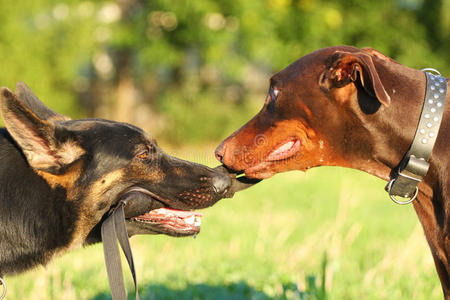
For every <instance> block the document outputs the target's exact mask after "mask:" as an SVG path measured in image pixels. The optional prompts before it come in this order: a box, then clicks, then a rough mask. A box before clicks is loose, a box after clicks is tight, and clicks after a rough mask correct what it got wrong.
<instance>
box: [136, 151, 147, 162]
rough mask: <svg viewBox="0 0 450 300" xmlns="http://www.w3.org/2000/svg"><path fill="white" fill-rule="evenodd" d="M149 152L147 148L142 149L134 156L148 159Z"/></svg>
mask: <svg viewBox="0 0 450 300" xmlns="http://www.w3.org/2000/svg"><path fill="white" fill-rule="evenodd" d="M149 154H150V153H149V152H148V150H144V151H142V152H139V153H138V154H137V155H136V156H137V158H139V159H142V160H144V159H148V157H149Z"/></svg>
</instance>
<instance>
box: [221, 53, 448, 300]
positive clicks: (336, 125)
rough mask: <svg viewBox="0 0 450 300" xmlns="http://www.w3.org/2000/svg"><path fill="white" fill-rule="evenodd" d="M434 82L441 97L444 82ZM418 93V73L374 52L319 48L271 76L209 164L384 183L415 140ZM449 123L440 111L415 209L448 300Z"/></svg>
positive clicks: (253, 172)
mask: <svg viewBox="0 0 450 300" xmlns="http://www.w3.org/2000/svg"><path fill="white" fill-rule="evenodd" d="M440 80H441V82H442V85H443V86H444V87H445V85H446V86H447V89H449V88H448V86H449V79H446V80H445V79H444V78H441V79H440ZM445 82H446V83H445ZM426 87H427V80H426V75H425V73H424V72H422V71H419V70H415V69H412V68H409V67H406V66H404V65H401V64H399V63H398V62H396V61H394V60H393V59H391V58H389V57H387V56H385V55H383V54H382V53H380V52H378V51H376V50H374V49H371V48H364V49H361V50H360V49H357V48H354V47H349V46H338V47H330V48H325V49H321V50H318V51H315V52H313V53H311V54H308V55H306V56H304V57H302V58H301V59H299V60H297V61H296V62H294V63H292V64H291V65H289V66H288V67H287V68H285V69H284V70H282V71H280V72H279V73H277V74H275V75H274V76H273V77H272V78H271V80H270V89H269V92H268V96H267V99H266V101H265V104H264V107H263V108H262V110H261V111H260V112H259V113H258V114H257V115H256V116H255V117H254V118H253V119H251V120H250V121H249V122H248V123H247V124H245V125H244V126H242V127H241V128H240V129H239V130H237V131H236V132H234V133H233V134H232V135H231V136H230V137H228V138H227V139H226V140H224V141H223V142H222V143H221V145H220V146H219V147H218V148H217V149H216V157H217V159H218V160H220V161H221V162H222V163H223V164H224V165H225V166H226V167H227V168H229V169H230V170H233V171H235V172H240V173H243V172H245V174H246V176H248V177H253V178H260V179H264V178H268V177H271V176H272V175H274V174H276V173H279V172H284V171H288V170H302V171H306V170H307V169H309V168H312V167H315V166H342V167H348V168H354V169H358V170H362V171H365V172H367V173H369V174H372V175H375V176H377V177H379V178H381V179H384V180H389V179H390V176H391V171H392V170H393V169H395V168H396V166H397V165H398V164H399V162H400V161H401V160H402V157H403V156H404V154H405V153H406V152H407V151H408V149H409V147H410V145H411V141H412V140H413V137H414V136H415V132H416V126H417V124H418V120H419V117H420V116H421V111H422V106H423V105H424V95H425V91H426ZM441 92H442V90H441ZM449 98H450V97H449V95H448V94H447V96H446V99H447V102H448V101H449V100H450V99H449ZM444 99H445V97H444ZM427 101H428V100H427ZM429 101H431V102H432V100H429ZM438 104H439V103H438ZM449 119H450V105H446V108H445V111H444V113H443V120H442V123H441V125H440V131H439V134H438V135H437V137H436V141H435V145H434V149H433V152H432V155H431V159H430V166H429V170H428V173H427V175H426V176H425V178H424V179H423V181H422V182H421V183H420V184H419V186H418V188H419V193H418V195H417V198H416V200H415V201H414V202H413V203H414V208H415V210H416V212H417V215H418V217H419V219H420V222H421V223H422V225H423V228H424V232H425V235H426V238H427V240H428V243H429V246H430V248H431V252H432V254H433V258H434V261H435V265H436V268H437V272H438V274H439V277H440V280H441V283H442V287H443V290H444V295H445V298H446V299H449V298H450V277H449V276H450V266H449V255H450V240H449V239H450V236H449V234H450V231H449V229H450V228H449V227H450V223H449V222H450V220H449V217H450V198H449V191H450V177H449V176H450V173H449V169H448V168H449V163H450V155H449V151H448V149H449V147H450V120H449ZM425 141H426V140H424V142H425Z"/></svg>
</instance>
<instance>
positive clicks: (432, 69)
mask: <svg viewBox="0 0 450 300" xmlns="http://www.w3.org/2000/svg"><path fill="white" fill-rule="evenodd" d="M420 71H422V72H428V73H431V72H433V73H435V74H436V75H439V76H440V75H441V73H440V72H439V71H438V70H436V69H434V68H423V69H422V70H420Z"/></svg>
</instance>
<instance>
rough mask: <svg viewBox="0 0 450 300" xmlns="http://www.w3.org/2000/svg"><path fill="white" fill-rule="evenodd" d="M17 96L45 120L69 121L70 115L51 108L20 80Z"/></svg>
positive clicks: (17, 86)
mask: <svg viewBox="0 0 450 300" xmlns="http://www.w3.org/2000/svg"><path fill="white" fill-rule="evenodd" d="M16 96H17V98H19V99H20V101H22V103H23V104H25V106H26V107H28V108H29V109H30V110H31V111H32V112H34V113H35V114H36V115H37V116H39V118H41V119H43V120H49V121H52V122H57V121H68V120H70V118H69V117H66V116H63V115H61V114H58V113H57V112H55V111H53V110H51V109H50V108H48V107H47V106H45V105H44V103H42V102H41V100H39V98H38V97H36V95H35V94H34V93H33V92H32V91H31V89H30V88H29V87H28V86H27V85H26V84H25V83H24V82H21V81H19V82H18V83H17V85H16Z"/></svg>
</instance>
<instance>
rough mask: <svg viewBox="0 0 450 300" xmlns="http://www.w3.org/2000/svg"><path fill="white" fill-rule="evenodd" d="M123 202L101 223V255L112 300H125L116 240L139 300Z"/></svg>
mask: <svg viewBox="0 0 450 300" xmlns="http://www.w3.org/2000/svg"><path fill="white" fill-rule="evenodd" d="M124 205H125V202H124V201H123V200H121V201H120V202H119V204H118V206H117V207H116V208H115V209H114V211H113V212H112V214H111V215H110V216H109V217H108V218H107V219H106V220H105V221H104V222H103V223H102V229H101V232H102V241H103V253H104V255H105V264H106V270H107V273H108V280H109V287H110V289H111V296H112V299H113V300H126V299H127V293H126V290H125V285H124V282H123V273H122V263H121V261H120V253H119V248H118V246H117V241H116V239H117V240H119V244H120V246H121V248H122V251H123V253H124V254H125V257H126V259H127V262H128V266H129V267H130V271H131V275H132V276H133V281H134V289H135V291H136V300H139V299H140V298H139V291H138V285H137V279H136V270H135V267H134V260H133V253H132V251H131V247H130V241H129V239H128V232H127V227H126V225H125V213H124V210H123V206H124Z"/></svg>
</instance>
